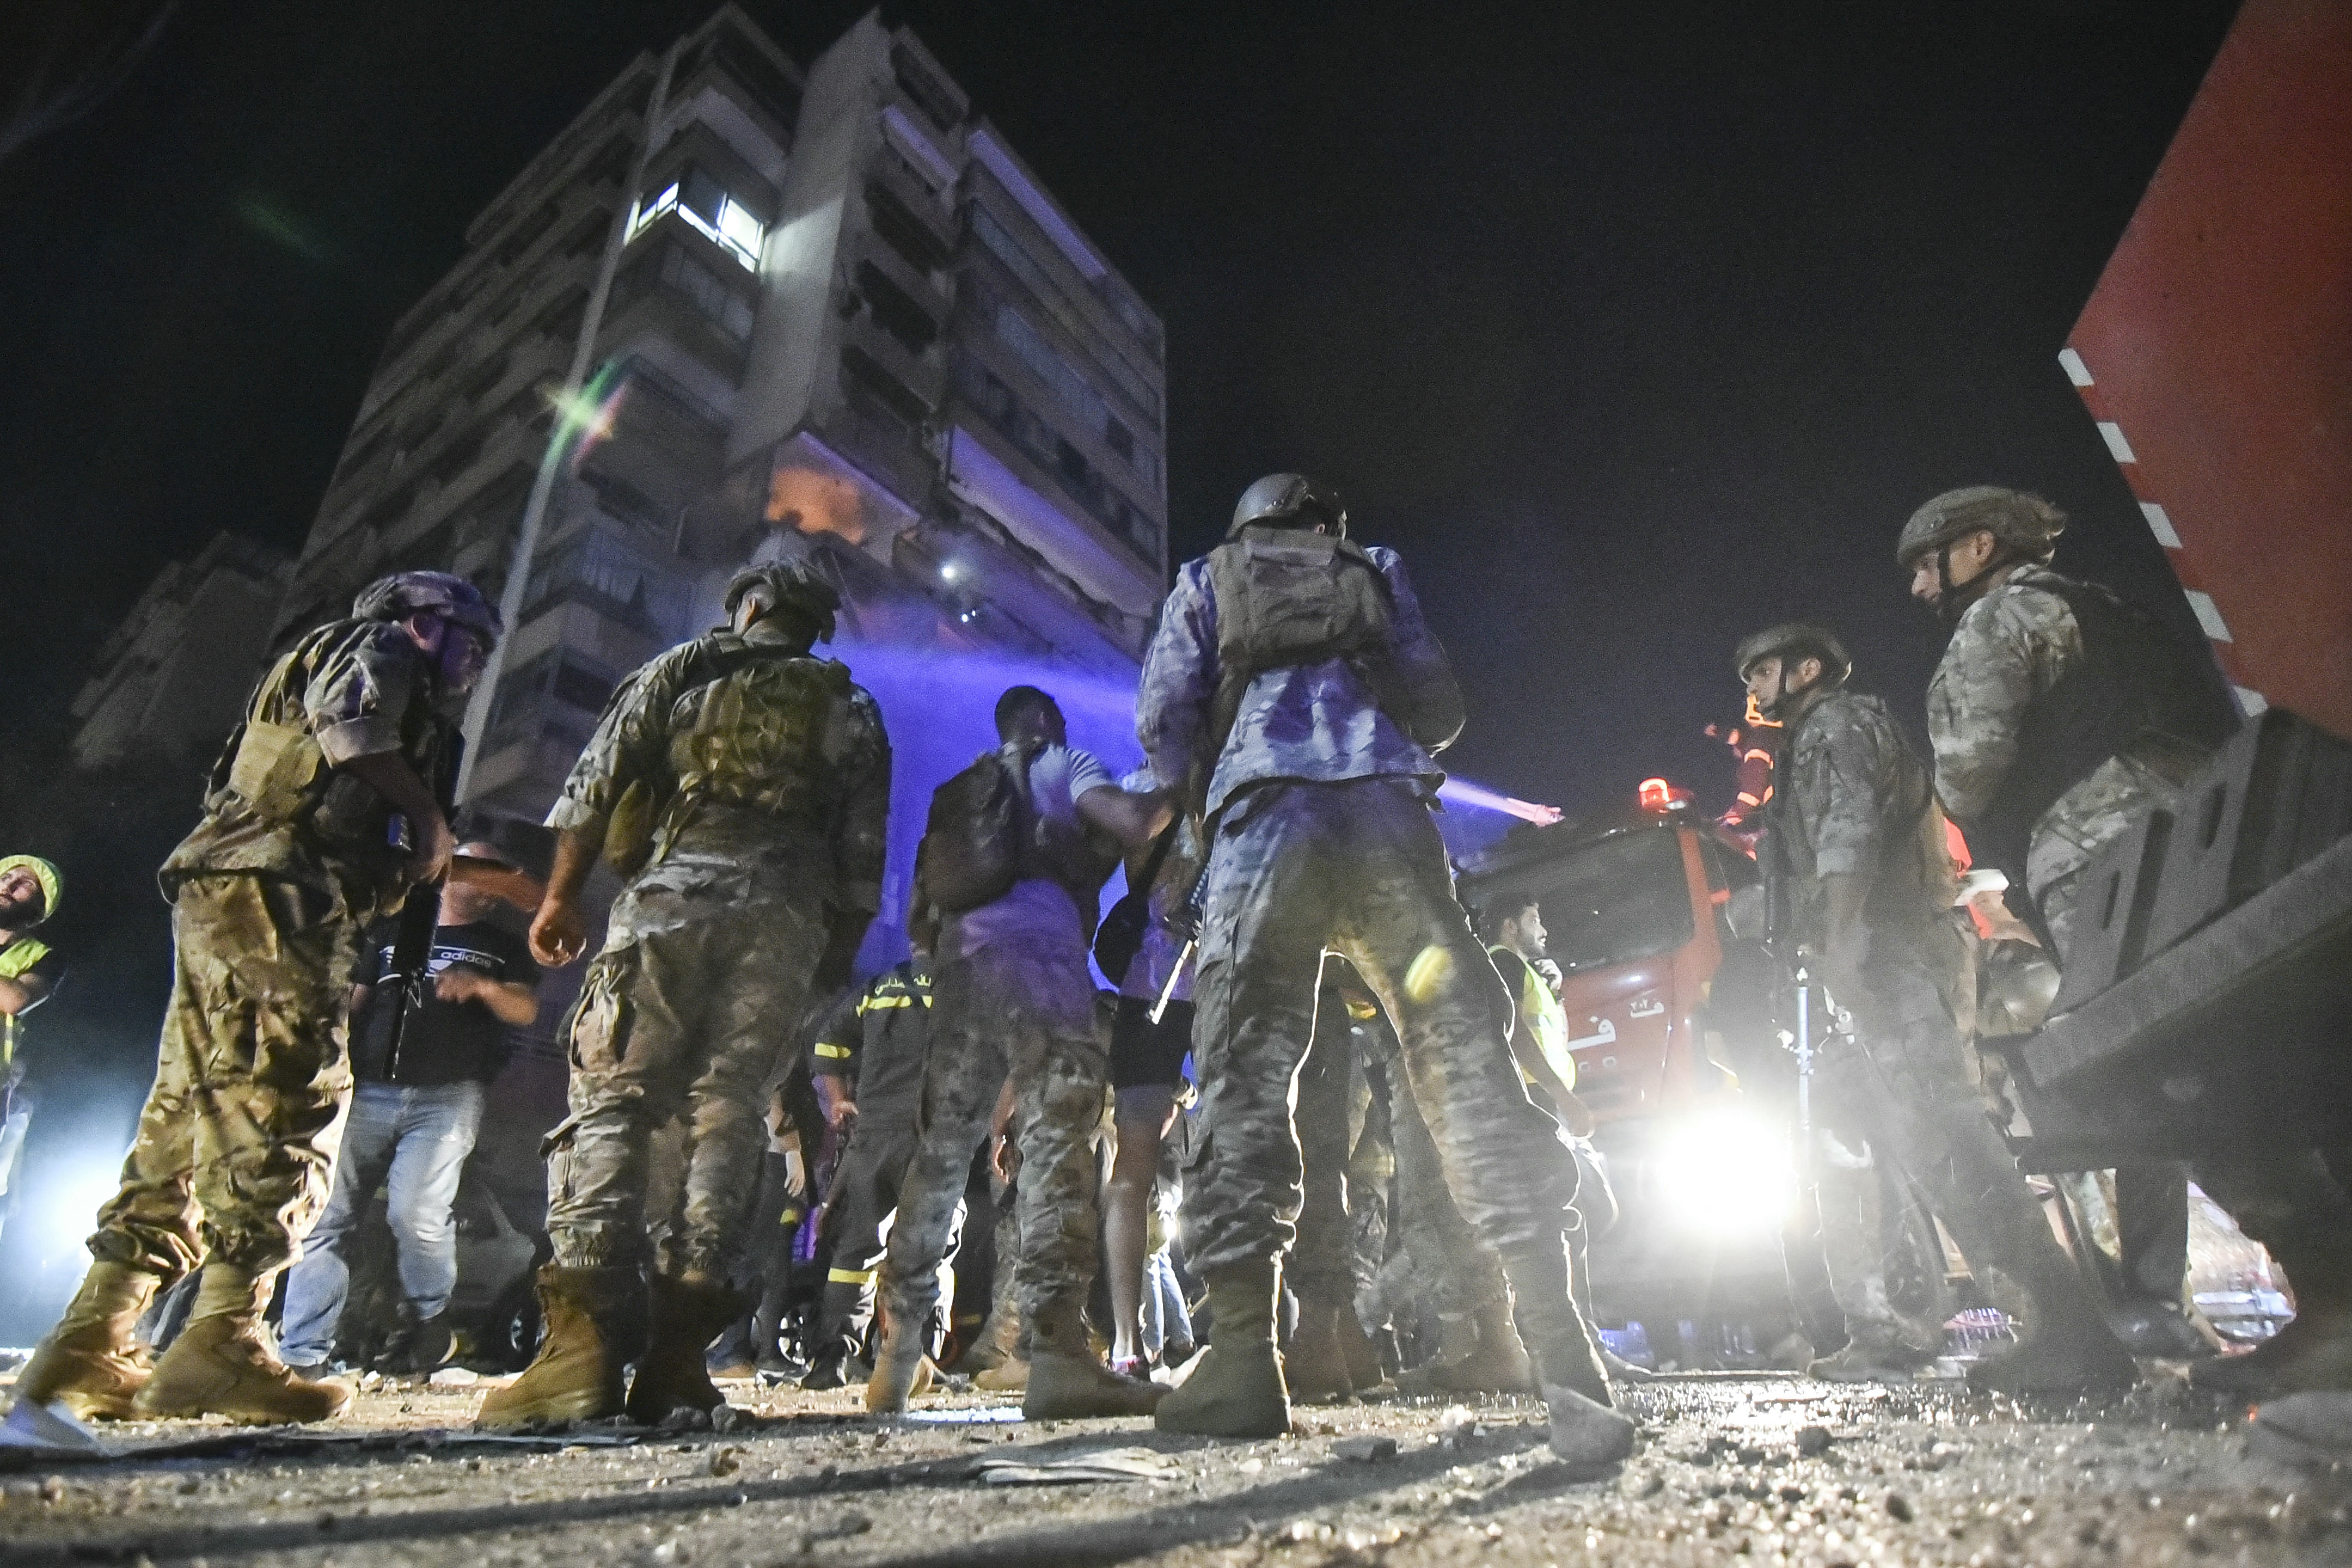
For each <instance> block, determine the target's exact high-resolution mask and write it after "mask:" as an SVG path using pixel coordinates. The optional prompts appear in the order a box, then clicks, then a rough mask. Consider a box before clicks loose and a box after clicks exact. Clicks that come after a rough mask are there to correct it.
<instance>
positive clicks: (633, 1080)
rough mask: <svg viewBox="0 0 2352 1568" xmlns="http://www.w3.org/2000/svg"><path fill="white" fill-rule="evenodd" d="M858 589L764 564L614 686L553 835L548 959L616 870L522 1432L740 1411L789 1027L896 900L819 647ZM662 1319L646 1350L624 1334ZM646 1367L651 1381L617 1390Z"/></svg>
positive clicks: (579, 927)
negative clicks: (771, 1129)
mask: <svg viewBox="0 0 2352 1568" xmlns="http://www.w3.org/2000/svg"><path fill="white" fill-rule="evenodd" d="M840 605H841V599H840V595H839V594H838V593H837V592H836V591H835V589H834V587H833V586H832V585H831V584H828V583H827V582H826V581H825V580H824V577H823V576H821V575H820V574H818V572H817V570H816V568H815V566H814V564H812V563H807V562H797V563H776V564H768V565H760V566H754V567H751V568H749V569H747V570H745V571H743V572H740V573H739V574H736V577H735V579H734V581H733V582H732V583H731V584H729V586H728V590H727V597H726V613H727V617H728V623H727V625H725V626H719V627H717V628H715V629H713V630H712V631H709V632H707V633H705V634H704V635H703V636H701V637H697V638H696V639H695V640H693V641H692V642H689V643H687V644H684V645H682V646H681V647H675V648H672V649H670V650H669V651H668V652H667V653H665V654H662V655H661V656H659V657H658V658H655V659H654V660H652V661H651V662H650V663H648V664H646V665H645V666H643V667H642V668H639V669H638V670H637V671H636V672H635V674H633V675H631V676H630V677H629V678H628V679H626V680H625V681H623V682H622V684H621V687H620V689H618V690H617V691H615V692H614V695H613V698H612V700H611V701H610V702H608V703H607V704H606V706H605V709H604V717H603V719H602V720H600V721H598V723H597V726H596V731H595V733H594V734H593V735H592V736H591V737H590V738H589V741H588V744H587V746H586V748H585V749H583V751H582V752H581V753H580V760H579V762H578V763H576V764H574V766H573V767H572V773H571V776H570V777H569V778H567V779H566V780H565V781H564V784H563V789H562V793H561V794H560V795H558V796H557V799H556V802H555V805H554V808H553V809H552V810H551V811H550V812H549V813H548V818H547V822H548V826H551V827H552V828H554V829H555V830H556V846H555V863H554V867H553V869H552V870H551V872H550V874H549V877H548V887H547V896H546V898H545V899H544V900H542V901H541V905H540V909H539V913H538V914H537V915H536V916H535V917H534V918H533V919H532V921H531V929H530V946H531V952H532V955H533V956H534V957H536V958H537V959H538V960H539V961H540V962H541V963H548V964H558V963H570V962H572V960H573V959H574V958H577V957H579V956H580V954H581V952H582V951H583V948H584V946H585V944H586V938H587V929H588V920H587V915H586V912H585V911H584V910H583V909H582V907H581V891H582V889H583V886H584V885H585V884H586V882H587V879H588V873H589V871H590V870H591V868H593V865H594V863H595V861H596V859H597V858H598V856H599V855H602V856H604V858H607V859H609V860H611V861H612V862H613V863H614V868H615V869H616V870H618V871H620V872H621V874H622V875H623V876H624V877H625V883H624V885H623V887H622V889H621V893H620V897H619V898H618V899H616V900H614V904H613V908H612V911H611V914H610V916H609V918H608V920H607V922H606V925H605V937H604V947H603V949H602V951H600V952H598V953H597V955H596V957H595V960H594V961H593V963H591V964H590V965H589V967H588V973H587V976H586V979H585V981H584V983H583V985H582V988H581V992H580V1000H579V1002H578V1003H577V1004H576V1005H574V1007H573V1009H572V1016H571V1017H570V1018H569V1020H567V1022H566V1025H565V1033H566V1035H567V1036H568V1038H569V1042H570V1058H571V1064H572V1081H571V1089H570V1098H571V1110H572V1114H571V1115H570V1116H569V1117H568V1118H566V1119H565V1121H563V1122H562V1124H561V1125H559V1126H558V1127H557V1128H556V1130H555V1131H553V1132H552V1133H551V1134H550V1135H549V1138H548V1147H549V1149H550V1151H551V1153H550V1156H549V1164H548V1215H547V1230H548V1239H549V1241H550V1243H551V1246H552V1247H553V1250H554V1258H553V1259H552V1261H551V1262H550V1263H549V1265H548V1266H547V1267H546V1268H543V1269H541V1271H540V1276H539V1292H540V1303H541V1312H542V1315H543V1316H544V1319H545V1321H546V1324H547V1332H546V1336H545V1337H544V1338H543V1339H542V1340H541V1342H540V1347H539V1353H538V1355H537V1356H536V1357H535V1358H534V1359H533V1360H532V1362H531V1363H530V1366H529V1367H528V1368H526V1369H525V1370H524V1372H523V1374H522V1376H521V1377H520V1378H518V1379H517V1380H516V1381H515V1382H514V1383H513V1384H509V1386H507V1387H505V1388H502V1389H499V1390H496V1391H494V1392H493V1393H491V1394H489V1395H488V1398H486V1399H485V1400H484V1401H483V1404H482V1408H481V1412H480V1415H479V1417H478V1420H479V1424H480V1425H482V1426H485V1427H488V1428H501V1427H511V1426H525V1425H529V1424H531V1423H534V1422H543V1421H583V1420H597V1419H602V1418H604V1417H608V1416H613V1415H622V1414H624V1412H625V1413H626V1414H627V1415H630V1416H631V1417H632V1418H633V1419H635V1420H638V1421H643V1422H646V1423H648V1424H652V1423H656V1422H659V1421H660V1420H662V1419H663V1418H664V1417H666V1416H667V1415H669V1414H670V1413H671V1412H672V1411H673V1410H676V1409H678V1408H681V1407H684V1408H690V1409H694V1410H699V1411H709V1410H714V1409H716V1408H718V1407H719V1405H720V1404H722V1403H723V1401H722V1399H721V1396H720V1394H719V1391H718V1389H717V1388H716V1387H715V1386H713V1384H711V1381H710V1377H709V1372H708V1370H707V1368H706V1365H705V1363H704V1354H703V1352H704V1351H705V1349H706V1348H707V1347H708V1346H709V1343H710V1342H711V1341H712V1340H713V1339H714V1338H716V1337H717V1335H718V1334H719V1331H720V1330H722V1329H724V1328H726V1327H727V1326H728V1325H729V1324H730V1323H731V1322H733V1321H735V1320H736V1319H737V1318H739V1317H740V1316H741V1315H742V1313H743V1312H744V1311H745V1310H747V1307H748V1303H746V1302H745V1301H744V1300H743V1299H742V1298H741V1297H740V1295H739V1294H738V1293H737V1292H736V1291H735V1290H734V1289H732V1287H731V1286H730V1279H735V1278H738V1277H739V1272H740V1264H741V1262H742V1259H743V1257H744V1254H745V1252H746V1250H747V1248H748V1247H750V1244H751V1234H750V1231H751V1205H752V1202H753V1199H754V1197H755V1196H756V1194H757V1193H758V1189H759V1183H760V1175H761V1164H762V1163H763V1160H764V1156H765V1152H766V1148H767V1142H768V1138H767V1132H766V1129H765V1128H764V1126H763V1125H762V1121H761V1113H762V1111H763V1110H764V1109H765V1107H766V1103H767V1086H768V1085H769V1084H770V1083H771V1082H772V1080H773V1079H774V1078H775V1077H776V1076H777V1074H778V1073H779V1071H780V1070H781V1068H782V1055H783V1052H784V1051H785V1050H786V1049H788V1048H789V1046H790V1043H791V1039H792V1037H793V1031H794V1029H795V1028H796V1027H798V1026H800V1024H801V1023H802V1021H803V1017H804V1016H805V1015H807V1014H808V1013H809V1012H810V1011H811V1010H812V1008H813V1006H814V1005H819V1004H821V1003H823V1002H826V1001H829V1000H830V999H831V997H832V995H833V994H835V992H837V991H838V990H839V989H840V988H841V987H842V986H844V985H845V984H847V983H848V980H849V976H850V966H851V964H852V963H853V962H854V961H855V959H856V952H857V947H858V943H859V942H860V941H861V940H862V939H863V938H864V936H865V934H866V927H867V926H868V925H869V924H870V923H871V922H872V921H873V918H874V913H875V910H877V908H879V907H880V903H881V897H882V860H883V835H884V829H885V827H886V826H887V823H888V820H889V812H890V743H889V738H888V736H887V734H886V733H885V732H884V730H883V726H882V712H881V710H880V709H879V708H878V707H877V706H876V704H875V701H874V699H873V698H872V697H871V696H870V695H869V694H868V693H867V692H866V690H865V689H863V688H862V687H859V686H858V685H856V683H855V682H853V681H852V680H851V679H849V671H848V669H847V668H846V667H845V666H844V665H841V664H839V663H837V662H835V661H834V660H831V659H826V658H818V657H816V655H815V654H814V653H813V652H812V651H811V650H812V648H813V647H814V645H815V644H816V643H817V642H818V641H820V640H824V639H828V638H830V637H832V635H833V625H834V615H835V612H836V611H837V610H838V609H839V608H840ZM673 1118H683V1120H684V1123H685V1127H686V1148H685V1153H684V1161H685V1175H684V1179H683V1182H682V1183H681V1184H680V1187H679V1191H678V1194H677V1200H676V1205H675V1210H674V1212H672V1213H670V1214H667V1215H654V1216H650V1217H652V1218H653V1219H655V1220H656V1221H658V1222H660V1226H661V1231H662V1244H661V1247H660V1250H659V1253H658V1255H657V1256H656V1257H654V1258H651V1260H650V1261H651V1263H652V1279H651V1286H650V1289H651V1296H650V1302H649V1303H648V1301H647V1300H646V1282H645V1280H644V1277H643V1275H642V1274H641V1272H640V1270H641V1268H642V1267H643V1265H644V1264H645V1263H646V1261H647V1258H646V1254H647V1251H648V1247H647V1220H648V1217H649V1216H648V1215H646V1191H647V1180H646V1177H647V1166H648V1158H649V1145H650V1143H651V1141H652V1138H653V1134H654V1131H655V1129H656V1128H657V1127H659V1126H661V1125H663V1124H664V1123H667V1122H668V1121H671V1120H672V1119H673ZM647 1321H650V1324H651V1340H650V1342H649V1343H647V1344H645V1345H644V1346H643V1347H642V1348H641V1347H640V1346H639V1345H638V1344H637V1343H636V1342H635V1341H634V1340H633V1339H631V1338H629V1337H627V1336H629V1335H630V1333H631V1331H632V1330H633V1327H634V1326H635V1325H639V1324H643V1323H646V1322H647ZM632 1362H634V1363H635V1365H636V1373H635V1381H634V1383H633V1384H631V1385H630V1386H629V1387H628V1388H627V1389H626V1390H625V1391H624V1389H623V1386H622V1372H623V1368H624V1367H625V1365H627V1364H628V1363H632Z"/></svg>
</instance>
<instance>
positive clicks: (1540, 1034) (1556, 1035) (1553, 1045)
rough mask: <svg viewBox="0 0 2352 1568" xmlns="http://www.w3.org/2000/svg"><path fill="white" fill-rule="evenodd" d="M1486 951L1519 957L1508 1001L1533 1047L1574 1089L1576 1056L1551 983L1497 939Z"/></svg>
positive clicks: (1561, 1079) (1565, 1015)
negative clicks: (1516, 982) (1515, 990)
mask: <svg viewBox="0 0 2352 1568" xmlns="http://www.w3.org/2000/svg"><path fill="white" fill-rule="evenodd" d="M1486 952H1487V953H1488V955H1489V956H1492V957H1500V956H1501V955H1503V954H1504V953H1507V952H1510V953H1511V956H1512V957H1513V958H1518V959H1519V973H1520V981H1519V988H1518V994H1517V995H1516V996H1514V997H1512V998H1511V1001H1512V1003H1513V1005H1516V1006H1517V1008H1518V1010H1519V1016H1520V1017H1521V1018H1523V1019H1525V1020H1526V1021H1527V1026H1528V1033H1529V1034H1531V1035H1533V1036H1535V1037H1536V1049H1538V1050H1539V1051H1541V1052H1542V1053H1543V1059H1544V1061H1545V1063H1546V1065H1548V1066H1549V1068H1551V1070H1552V1071H1553V1072H1555V1073H1558V1074H1559V1081H1560V1082H1562V1083H1564V1084H1566V1085H1567V1086H1568V1087H1569V1088H1570V1089H1574V1088H1575V1087H1576V1056H1575V1053H1573V1052H1572V1051H1570V1049H1569V1048H1568V1009H1567V1008H1565V1007H1563V1006H1561V1005H1559V997H1557V996H1555V995H1553V994H1551V987H1550V986H1549V985H1547V984H1544V977H1543V976H1542V975H1540V974H1538V973H1536V966H1535V965H1534V964H1532V963H1528V961H1527V960H1526V959H1524V958H1519V955H1518V954H1517V953H1516V952H1511V950H1510V949H1509V948H1507V947H1505V946H1503V945H1502V944H1501V943H1499V942H1498V943H1496V945H1495V946H1493V947H1490V948H1488V949H1487V950H1486Z"/></svg>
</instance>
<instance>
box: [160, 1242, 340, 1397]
mask: <svg viewBox="0 0 2352 1568" xmlns="http://www.w3.org/2000/svg"><path fill="white" fill-rule="evenodd" d="M277 1279H278V1276H277V1275H276V1273H275V1272H272V1273H268V1274H255V1273H253V1272H251V1271H250V1270H248V1269H244V1268H236V1267H235V1266H233V1265H231V1264H226V1263H218V1262H215V1263H207V1264H205V1271H204V1273H203V1274H202V1275H201V1276H200V1277H199V1278H198V1279H197V1281H196V1304H195V1308H194V1310H193V1311H192V1312H191V1313H190V1314H189V1316H188V1324H187V1327H185V1328H184V1329H182V1330H181V1331H180V1337H179V1338H177V1339H175V1340H173V1342H172V1346H171V1348H170V1349H169V1350H167V1351H165V1352H163V1355H162V1356H161V1357H160V1358H159V1359H158V1360H157V1361H156V1363H155V1374H154V1375H153V1376H152V1377H151V1378H149V1379H148V1380H147V1383H146V1386H144V1387H142V1389H140V1391H139V1394H138V1397H136V1398H135V1399H133V1400H132V1401H131V1409H133V1410H134V1411H136V1412H137V1413H138V1414H139V1415H141V1416H142V1417H144V1418H145V1419H147V1420H151V1421H152V1420H161V1419H164V1418H167V1417H171V1416H186V1415H224V1416H226V1417H227V1418H228V1419H229V1420H231V1421H233V1422H236V1423H237V1424H238V1425H240V1426H282V1425H287V1424H289V1423H296V1422H309V1421H326V1420H331V1419H332V1418H333V1417H335V1416H337V1415H341V1414H342V1413H343V1411H344V1409H345V1408H346V1407H347V1406H349V1405H350V1404H351V1402H352V1388H351V1385H350V1384H343V1383H331V1382H325V1381H319V1382H313V1381H312V1380H311V1379H310V1378H307V1377H301V1376H298V1375H297V1374H296V1373H291V1372H289V1371H288V1370H287V1369H286V1366H285V1363H282V1362H280V1361H279V1360H278V1352H276V1351H274V1350H272V1349H270V1347H269V1341H268V1337H267V1332H266V1331H265V1330H264V1329H263V1328H262V1326H261V1314H262V1313H263V1311H264V1310H267V1309H268V1305H269V1291H270V1287H271V1286H273V1285H274V1284H276V1283H277Z"/></svg>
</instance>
